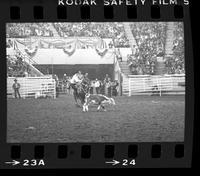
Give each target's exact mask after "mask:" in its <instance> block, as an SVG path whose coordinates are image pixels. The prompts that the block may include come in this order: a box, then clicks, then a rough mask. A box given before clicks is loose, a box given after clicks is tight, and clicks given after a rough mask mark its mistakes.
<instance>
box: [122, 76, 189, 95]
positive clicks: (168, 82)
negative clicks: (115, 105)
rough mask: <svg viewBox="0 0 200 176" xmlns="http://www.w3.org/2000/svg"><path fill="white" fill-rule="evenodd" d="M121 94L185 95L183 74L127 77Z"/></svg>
mask: <svg viewBox="0 0 200 176" xmlns="http://www.w3.org/2000/svg"><path fill="white" fill-rule="evenodd" d="M123 94H125V95H128V96H131V95H145V94H150V95H152V94H157V95H160V96H161V95H164V94H172V95H174V94H181V95H184V94H185V74H177V75H129V76H128V78H125V79H124V80H123Z"/></svg>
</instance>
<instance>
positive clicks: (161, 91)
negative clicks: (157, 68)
mask: <svg viewBox="0 0 200 176" xmlns="http://www.w3.org/2000/svg"><path fill="white" fill-rule="evenodd" d="M161 96H162V79H160V97H161Z"/></svg>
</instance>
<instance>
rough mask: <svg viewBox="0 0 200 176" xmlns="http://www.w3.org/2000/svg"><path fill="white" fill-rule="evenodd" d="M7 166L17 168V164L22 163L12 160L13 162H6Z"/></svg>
mask: <svg viewBox="0 0 200 176" xmlns="http://www.w3.org/2000/svg"><path fill="white" fill-rule="evenodd" d="M5 164H12V165H13V166H15V165H17V164H20V162H19V161H16V160H12V161H8V162H5Z"/></svg>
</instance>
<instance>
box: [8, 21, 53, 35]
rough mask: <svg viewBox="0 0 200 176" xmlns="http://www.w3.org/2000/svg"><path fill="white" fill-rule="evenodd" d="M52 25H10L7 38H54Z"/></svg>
mask: <svg viewBox="0 0 200 176" xmlns="http://www.w3.org/2000/svg"><path fill="white" fill-rule="evenodd" d="M50 25H51V24H50V23H8V24H7V26H6V30H7V31H6V34H7V37H13V38H18V37H33V36H35V37H36V36H37V37H41V36H42V37H52V36H53V32H52V30H51V29H50Z"/></svg>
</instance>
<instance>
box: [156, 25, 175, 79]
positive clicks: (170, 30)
mask: <svg viewBox="0 0 200 176" xmlns="http://www.w3.org/2000/svg"><path fill="white" fill-rule="evenodd" d="M174 30H175V26H174V22H169V23H167V28H166V41H165V55H164V58H167V57H173V41H174ZM164 58H157V65H156V70H155V74H156V75H162V74H164V73H166V67H165V62H164Z"/></svg>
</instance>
